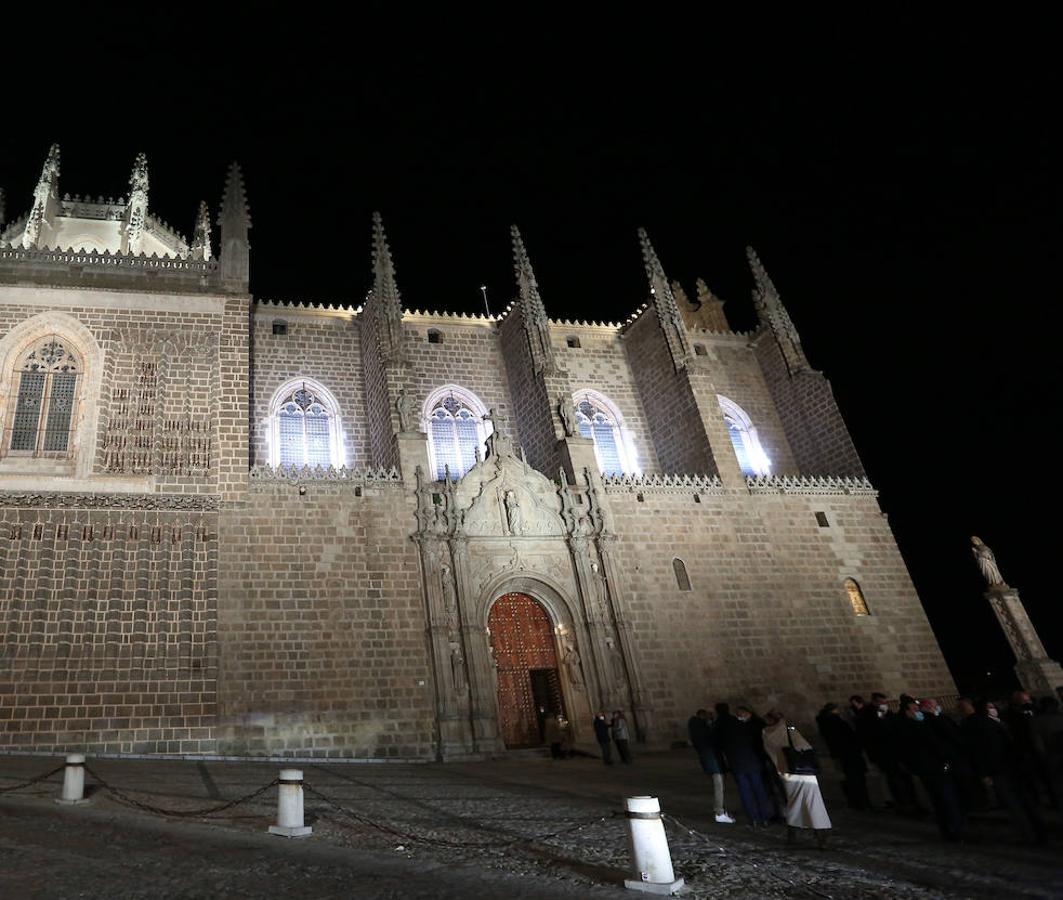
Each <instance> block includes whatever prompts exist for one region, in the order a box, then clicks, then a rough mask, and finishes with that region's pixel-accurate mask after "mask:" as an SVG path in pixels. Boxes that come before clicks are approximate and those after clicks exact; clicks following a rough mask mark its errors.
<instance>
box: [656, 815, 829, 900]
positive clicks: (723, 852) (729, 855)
mask: <svg viewBox="0 0 1063 900" xmlns="http://www.w3.org/2000/svg"><path fill="white" fill-rule="evenodd" d="M661 818H662V819H664V820H665V821H666V822H670V823H671V824H672V825H674V826H675V827H677V828H680V829H682V830H683V831H685V832H686V833H687V834H688V835H692V836H694V837H697V838H700V839H701V840H703V841H704V842H705V843H706V844H709V845H710V846H712V847H713V848H715V849H716V850H717V851H718V852H719V855H720V856H721V857H723V858H725V859H733V857H735V856H736V855H737V854H735V853H734V852H733V851H731V850H728V849H726V848H725V847H721V846H720V845H719V844H718V843H716V841H714V840H713V839H712V838H711V837H709V836H708V835H707V834H703V833H702V832H700V831H698V830H697V829H696V828H692V827H691V826H690V825H687V824H686V823H685V822H681V821H679V819H677V818H676V817H675V816H673V815H671V814H670V813H661ZM742 862H744V863H746V864H747V865H749V866H752V867H753V868H754V869H757V870H759V871H762V872H765V873H767V874H768V875H770V876H771V877H772V878H774V879H776V880H777V881H781V882H782V883H783V884H785V885H786V886H787V887H789V888H792V889H793V890H796V891H802V890H803V891H808V892H809V893H811V894H815V895H816V896H817V897H825V898H827V900H831V895H830V894H824V893H823V892H822V891H817V890H816V889H815V888H814V887H810V886H809V885H803V884H797V882H794V881H791V880H790V879H789V878H784V877H783V876H782V875H780V874H778V873H777V872H773V871H772V870H771V869H770V868H768V867H767V866H760V865H758V864H757V863H755V862H753V861H752V860H749V859H744V858H743V859H742Z"/></svg>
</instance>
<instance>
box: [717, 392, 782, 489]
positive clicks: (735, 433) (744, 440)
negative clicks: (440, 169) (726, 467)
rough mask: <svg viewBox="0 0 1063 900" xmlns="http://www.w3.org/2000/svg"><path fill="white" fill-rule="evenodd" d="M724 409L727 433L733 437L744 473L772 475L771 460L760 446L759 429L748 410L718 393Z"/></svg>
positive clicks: (732, 442) (732, 441)
mask: <svg viewBox="0 0 1063 900" xmlns="http://www.w3.org/2000/svg"><path fill="white" fill-rule="evenodd" d="M716 399H717V400H719V402H720V409H721V410H722V411H723V420H724V422H725V423H726V424H727V434H728V436H729V437H730V438H731V447H732V448H733V449H734V453H735V457H736V458H737V459H738V466H739V468H741V470H742V474H743V475H770V474H771V460H770V459H768V455H767V454H766V453H765V452H764V449H763V448H762V447H761V446H760V438H759V437H757V429H756V428H754V427H753V422H752V421H751V420H750V418H749V416H748V415H746V411H745V410H744V409H742V407H741V406H739V405H738V404H737V403H735V402H734V401H733V400H728V399H727V398H726V397H724V396H722V395H721V394H717V395H716Z"/></svg>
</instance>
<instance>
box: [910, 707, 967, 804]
mask: <svg viewBox="0 0 1063 900" xmlns="http://www.w3.org/2000/svg"><path fill="white" fill-rule="evenodd" d="M961 699H962V698H961ZM919 709H920V710H921V711H922V713H923V715H924V716H925V717H926V722H927V724H928V725H929V726H930V730H931V731H932V732H933V733H934V737H935V738H937V742H938V744H939V745H940V746H941V749H942V750H943V751H944V752H945V758H946V759H947V760H948V763H949V773H950V774H951V775H952V778H953V780H954V781H955V783H956V790H957V792H958V794H959V798H960V807H961V808H962V809H963V811H964V813H971V812H973V811H974V810H976V809H978V808H979V805H980V804H979V801H980V798H981V796H982V791H981V786H980V784H979V782H978V778H977V776H976V775H975V774H974V766H972V765H971V755H970V753H969V752H968V750H967V743H966V741H964V739H963V732H962V731H961V730H960V726H959V723H958V722H956V721H955V720H954V719H953V718H952V717H950V716H947V715H945V713H944V711H943V710H942V708H941V704H940V703H938V702H937V700H935V699H934V698H933V697H927V698H925V699H923V700H920V701H919Z"/></svg>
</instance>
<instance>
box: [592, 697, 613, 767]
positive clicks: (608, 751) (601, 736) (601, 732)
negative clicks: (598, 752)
mask: <svg viewBox="0 0 1063 900" xmlns="http://www.w3.org/2000/svg"><path fill="white" fill-rule="evenodd" d="M594 737H595V740H597V741H598V746H599V747H601V748H602V762H603V763H605V764H606V765H607V766H611V765H612V764H613V753H612V744H613V738H612V735H611V734H610V729H609V720H608V719H606V717H605V713H604V712H603V711H602V710H598V712H597V713H596V714H595V716H594Z"/></svg>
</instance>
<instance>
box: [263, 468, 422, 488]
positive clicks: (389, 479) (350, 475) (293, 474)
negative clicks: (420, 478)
mask: <svg viewBox="0 0 1063 900" xmlns="http://www.w3.org/2000/svg"><path fill="white" fill-rule="evenodd" d="M249 475H250V478H251V481H253V482H267V483H268V482H272V483H275V484H276V483H288V484H299V483H301V482H322V481H327V482H334V483H340V484H357V485H374V486H375V485H388V484H394V485H401V484H402V476H401V475H400V474H399V471H398V469H396V468H395V467H394V466H392V467H391V468H390V469H385V468H384V467H383V466H381V467H380V468H376V469H348V468H347V467H346V466H340V467H339V468H338V469H337V468H335V467H334V466H328V467H325V466H314V467H313V468H311V467H310V466H302V467H300V466H277V467H276V468H274V467H273V466H253V467H252V468H251V471H250V473H249Z"/></svg>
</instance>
